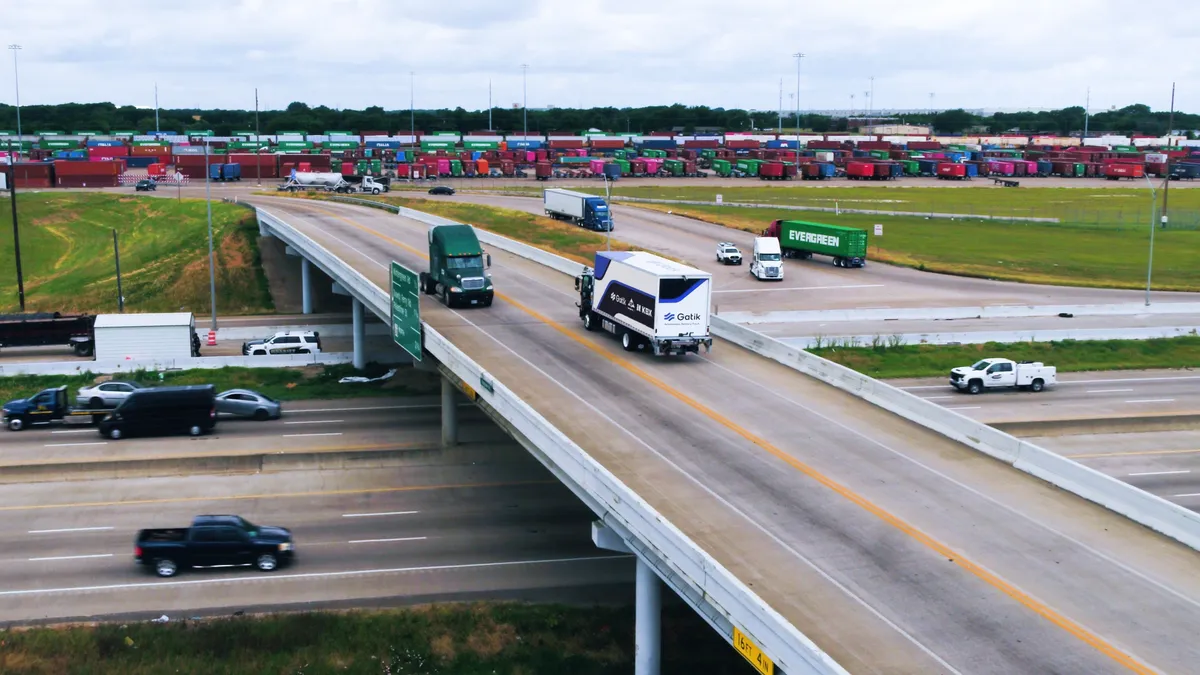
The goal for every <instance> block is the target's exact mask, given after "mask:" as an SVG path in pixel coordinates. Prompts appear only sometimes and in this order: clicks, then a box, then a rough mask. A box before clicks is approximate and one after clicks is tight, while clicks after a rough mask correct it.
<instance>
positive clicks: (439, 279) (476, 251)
mask: <svg viewBox="0 0 1200 675" xmlns="http://www.w3.org/2000/svg"><path fill="white" fill-rule="evenodd" d="M491 266H492V256H490V255H487V254H485V253H484V252H483V247H482V246H480V245H479V238H478V237H476V236H475V228H473V227H471V226H470V225H457V224H456V225H437V226H434V227H431V228H429V271H428V272H421V291H422V292H423V293H425V294H426V295H437V296H438V297H439V298H441V300H442V304H444V305H446V306H447V307H455V306H458V305H464V306H468V307H471V306H480V307H490V306H491V304H492V297H493V296H494V294H495V291H494V290H493V287H492V275H491V274H489V273H488V271H487V268H489V267H491Z"/></svg>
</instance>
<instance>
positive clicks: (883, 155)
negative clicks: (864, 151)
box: [870, 150, 892, 159]
mask: <svg viewBox="0 0 1200 675" xmlns="http://www.w3.org/2000/svg"><path fill="white" fill-rule="evenodd" d="M870 155H871V156H872V157H874V158H875V159H888V158H890V157H891V156H892V155H891V153H889V152H888V151H887V150H871V151H870Z"/></svg>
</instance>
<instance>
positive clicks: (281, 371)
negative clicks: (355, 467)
mask: <svg viewBox="0 0 1200 675" xmlns="http://www.w3.org/2000/svg"><path fill="white" fill-rule="evenodd" d="M386 371H387V368H385V367H384V366H381V365H379V364H374V363H370V364H367V368H366V370H365V371H363V372H361V373H359V372H357V371H355V370H354V367H353V366H351V365H350V364H338V365H331V366H311V367H305V368H237V367H227V368H216V369H211V370H210V369H197V370H181V371H172V372H166V373H162V374H161V376H162V377H161V379H160V377H159V376H160V374H159V373H156V372H140V371H139V372H132V373H128V374H123V375H116V376H114V379H125V380H134V381H136V382H141V383H142V384H144V385H147V386H165V385H184V384H212V385H213V386H214V387H216V390H217V392H218V393H219V392H222V391H225V390H226V389H253V390H254V391H257V392H259V393H261V394H266V395H267V396H270V397H271V398H275V399H278V400H281V401H297V400H308V399H335V398H361V397H365V396H421V395H433V394H436V393H438V391H440V389H439V387H440V384H439V382H438V374H437V373H431V372H426V371H423V370H417V369H415V368H408V367H401V368H399V369H398V370H397V372H396V375H395V376H393V377H392V378H391V379H390V380H385V381H383V382H365V383H357V384H339V383H338V380H339V379H340V378H343V377H346V376H348V375H365V376H367V377H377V376H379V375H382V374H383V373H385V372H386ZM95 381H96V376H95V375H93V374H91V373H82V374H79V375H15V376H12V377H0V402H3V401H10V400H12V399H14V398H24V397H26V396H30V395H32V394H35V393H37V392H39V391H41V390H42V389H47V388H50V387H58V386H61V385H64V384H65V385H67V393H68V398H69V400H70V401H71V402H72V403H74V396H75V392H76V391H78V389H79V388H80V387H82V386H84V385H88V384H91V383H93V382H95ZM2 672H4V671H3V670H0V673H2Z"/></svg>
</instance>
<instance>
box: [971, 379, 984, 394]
mask: <svg viewBox="0 0 1200 675" xmlns="http://www.w3.org/2000/svg"><path fill="white" fill-rule="evenodd" d="M981 391H983V384H982V383H981V382H980V381H979V380H971V383H970V384H968V385H967V393H968V394H978V393H979V392H981Z"/></svg>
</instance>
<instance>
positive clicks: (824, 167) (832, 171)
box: [817, 162, 837, 178]
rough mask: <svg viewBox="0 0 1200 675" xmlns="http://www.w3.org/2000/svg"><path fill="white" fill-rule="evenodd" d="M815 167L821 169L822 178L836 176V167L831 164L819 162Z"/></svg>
mask: <svg viewBox="0 0 1200 675" xmlns="http://www.w3.org/2000/svg"><path fill="white" fill-rule="evenodd" d="M817 166H819V167H821V177H822V178H833V177H834V176H835V175H837V166H835V165H833V164H830V163H828V162H821V163H819V164H817Z"/></svg>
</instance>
